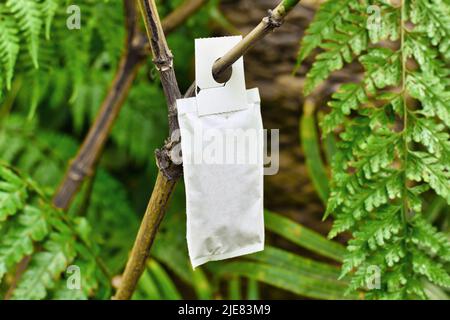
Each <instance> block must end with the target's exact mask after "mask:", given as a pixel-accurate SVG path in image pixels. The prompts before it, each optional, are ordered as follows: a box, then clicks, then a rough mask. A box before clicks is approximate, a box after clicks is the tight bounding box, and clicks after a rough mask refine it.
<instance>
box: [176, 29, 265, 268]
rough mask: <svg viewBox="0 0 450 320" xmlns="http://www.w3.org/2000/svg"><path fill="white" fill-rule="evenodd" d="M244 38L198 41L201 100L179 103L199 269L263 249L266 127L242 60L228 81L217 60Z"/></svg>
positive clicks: (191, 235) (191, 242)
mask: <svg viewBox="0 0 450 320" xmlns="http://www.w3.org/2000/svg"><path fill="white" fill-rule="evenodd" d="M241 38H242V37H240V36H238V37H221V38H209V39H197V40H196V42H195V56H196V84H197V87H198V90H197V96H196V97H195V98H187V99H180V100H178V101H177V108H178V120H179V124H180V133H181V149H182V158H183V169H184V181H185V187H186V200H187V201H186V210H187V242H188V249H189V256H190V259H191V263H192V265H193V267H194V268H195V267H197V266H199V265H201V264H203V263H206V262H208V261H214V260H223V259H228V258H232V257H236V256H240V255H244V254H249V253H253V252H257V251H261V250H263V249H264V217H263V211H264V209H263V173H264V168H263V148H264V143H263V125H262V119H261V110H260V97H259V91H258V89H251V90H246V88H245V78H244V63H243V59H242V58H241V59H239V60H238V61H236V62H235V63H234V64H233V66H232V75H231V78H230V79H229V80H228V81H227V82H226V83H225V84H219V83H217V82H216V81H215V80H214V78H213V76H212V66H213V64H214V62H215V61H216V60H217V59H219V58H220V57H221V56H223V55H224V54H225V53H226V52H227V51H228V50H230V49H231V48H232V47H233V46H234V45H235V44H236V43H237V42H239V41H240V40H241Z"/></svg>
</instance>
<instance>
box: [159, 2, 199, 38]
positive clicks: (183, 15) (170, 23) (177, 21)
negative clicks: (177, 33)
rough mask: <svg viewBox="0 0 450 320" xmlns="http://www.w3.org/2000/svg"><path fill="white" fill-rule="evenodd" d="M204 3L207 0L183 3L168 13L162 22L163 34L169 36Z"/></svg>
mask: <svg viewBox="0 0 450 320" xmlns="http://www.w3.org/2000/svg"><path fill="white" fill-rule="evenodd" d="M206 2H207V0H190V1H185V2H184V3H183V4H182V5H181V6H179V7H178V8H177V9H176V10H174V11H173V12H172V13H170V14H169V15H168V16H167V17H165V18H164V20H163V21H162V28H163V30H164V33H165V34H169V33H170V32H172V31H173V30H174V29H175V28H176V27H178V26H179V25H181V24H182V23H183V22H184V21H186V19H187V18H189V17H190V16H191V15H192V12H196V11H197V10H198V9H200V8H201V7H202V6H203V5H204V4H205V3H206Z"/></svg>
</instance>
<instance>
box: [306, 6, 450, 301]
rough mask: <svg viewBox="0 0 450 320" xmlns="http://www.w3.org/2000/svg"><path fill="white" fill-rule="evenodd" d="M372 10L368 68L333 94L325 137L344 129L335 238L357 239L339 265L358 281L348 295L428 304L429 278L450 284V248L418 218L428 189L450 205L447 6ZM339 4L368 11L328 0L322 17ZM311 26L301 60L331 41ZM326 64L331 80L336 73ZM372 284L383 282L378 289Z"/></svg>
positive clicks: (335, 55) (336, 167)
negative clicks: (377, 15)
mask: <svg viewBox="0 0 450 320" xmlns="http://www.w3.org/2000/svg"><path fill="white" fill-rule="evenodd" d="M368 4H370V5H376V6H377V8H379V9H380V12H381V15H382V16H381V20H380V21H379V24H378V26H377V28H373V26H372V27H369V26H367V27H366V29H367V30H366V36H367V37H368V38H369V39H370V40H371V42H372V44H371V45H370V46H368V47H367V48H365V49H364V50H362V51H361V52H359V53H357V52H353V53H354V54H355V55H358V56H359V59H358V60H359V62H360V63H361V65H362V67H363V68H364V76H363V79H362V80H361V82H359V83H348V84H343V85H342V86H341V87H340V88H339V90H338V91H337V92H336V93H334V94H333V96H332V100H331V102H329V106H330V107H331V112H330V113H329V114H328V115H327V116H326V117H325V118H324V120H323V123H322V127H323V132H324V134H325V135H326V134H329V133H332V132H334V130H336V129H339V130H340V134H339V138H340V141H339V143H338V147H339V152H338V153H337V154H336V156H335V158H334V160H333V164H332V171H333V178H332V182H331V193H330V197H329V200H328V207H327V215H328V214H330V213H334V215H335V217H336V220H335V222H334V226H333V229H332V230H331V232H330V234H329V236H330V237H335V236H336V235H337V234H339V233H341V232H345V231H351V232H352V234H353V239H352V240H350V241H349V243H348V246H347V250H348V254H347V255H346V258H345V259H344V264H343V268H342V275H343V276H344V275H348V274H350V275H351V277H352V280H351V284H350V286H349V290H350V291H353V290H358V289H366V290H367V297H369V298H377V299H393V298H396V299H404V298H427V296H426V294H425V291H424V282H423V279H427V281H429V282H431V283H433V284H435V285H437V286H441V287H443V288H449V286H450V282H449V280H450V275H449V273H448V262H449V261H448V258H449V248H450V242H449V240H448V237H446V236H445V235H444V234H443V233H441V232H439V231H437V230H436V229H435V228H434V227H433V226H432V225H431V224H430V223H429V222H428V221H427V220H426V219H425V218H424V216H423V214H422V202H423V199H424V196H423V194H424V193H429V192H431V191H429V190H432V191H433V192H435V193H436V194H437V195H439V196H441V197H442V198H444V199H446V201H447V202H448V203H450V189H449V187H448V186H449V185H450V172H449V171H448V168H449V157H450V140H449V134H448V130H449V126H450V123H449V115H450V100H449V82H448V81H447V77H448V75H449V73H450V70H449V68H448V66H447V64H446V59H447V58H448V52H447V51H448V39H449V37H448V33H447V31H448V28H449V26H450V23H449V21H448V17H449V15H448V14H445V13H447V12H448V10H450V6H449V4H448V2H445V1H439V0H436V1H431V0H430V1H428V0H417V1H407V2H406V1H405V2H404V3H402V5H400V6H399V7H394V6H392V5H391V4H390V2H386V1H370V2H368ZM340 5H343V6H344V5H346V6H347V9H346V10H351V11H352V12H353V14H356V15H360V16H361V17H364V16H366V14H367V12H365V9H364V8H362V7H361V8H359V7H358V6H356V5H354V6H350V5H349V4H347V3H346V2H345V1H327V2H326V3H325V4H324V5H323V7H322V8H321V9H319V12H318V13H317V17H318V18H316V19H319V18H320V19H324V17H325V16H326V14H329V13H330V8H335V9H336V8H339V10H341V11H345V9H343V8H342V7H340ZM324 8H325V9H324ZM409 19H411V21H412V22H413V23H414V25H413V26H409V25H407V23H408V22H409ZM339 23H341V24H342V21H341V20H339ZM314 28H315V26H314V23H313V25H312V26H311V29H312V31H310V32H312V33H313V34H315V35H316V36H315V38H314V39H315V40H314V41H315V42H313V41H312V40H311V37H309V38H308V35H309V33H308V32H307V34H308V35H307V36H306V37H305V40H304V43H305V42H306V47H305V48H304V49H303V51H302V52H305V54H306V55H305V56H302V55H300V59H299V60H300V61H301V60H303V59H304V58H305V57H306V56H307V55H308V54H309V53H311V52H312V50H313V49H314V48H315V47H322V48H323V41H324V39H325V37H322V38H321V37H320V33H318V30H316V29H314ZM336 29H337V28H336ZM332 30H334V29H332ZM329 32H331V33H330V34H333V31H329ZM347 40H348V39H347ZM329 41H332V40H329ZM389 42H391V44H389ZM388 47H389V48H388ZM326 53H327V54H328V53H329V54H330V55H329V56H328V55H327V58H328V59H330V60H331V59H341V54H340V53H339V52H337V51H335V52H333V51H332V50H331V51H327V52H326ZM321 60H322V56H321V55H320V54H319V55H318V56H317V57H316V62H315V64H313V67H312V68H311V70H310V71H309V75H308V77H312V78H316V79H319V78H320V77H319V78H317V74H318V73H317V67H316V66H317V65H318V64H320V63H321ZM409 60H413V61H415V63H416V64H415V65H416V67H411V66H412V65H414V64H411V62H410V61H409ZM410 65H411V66H410ZM323 67H324V68H325V69H326V70H323V71H321V73H322V74H323V75H324V76H325V77H328V75H329V73H330V72H332V71H334V69H335V65H328V66H327V65H325V64H323ZM339 67H340V66H339ZM325 77H324V78H325ZM320 79H321V80H322V78H320ZM312 87H313V86H312ZM312 87H311V88H312ZM311 88H308V90H307V92H310V91H311V90H310V89H311ZM411 98H413V99H414V101H411V100H412V99H411ZM374 271H376V272H375V276H376V277H378V278H376V277H375V278H374ZM374 279H378V280H379V283H378V285H377V286H375V287H373V286H371V284H373V283H371V282H373V280H374Z"/></svg>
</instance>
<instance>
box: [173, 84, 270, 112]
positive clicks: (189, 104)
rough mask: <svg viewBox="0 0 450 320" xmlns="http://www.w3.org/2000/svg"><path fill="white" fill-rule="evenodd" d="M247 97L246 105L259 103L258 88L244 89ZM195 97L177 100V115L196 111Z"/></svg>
mask: <svg viewBox="0 0 450 320" xmlns="http://www.w3.org/2000/svg"><path fill="white" fill-rule="evenodd" d="M246 97H247V106H248V105H250V104H255V103H260V102H261V98H260V95H259V90H258V88H253V89H248V90H247V91H246ZM196 100H197V99H196V98H195V97H192V98H184V99H178V100H177V111H178V114H179V115H183V114H186V113H193V112H197V101H196Z"/></svg>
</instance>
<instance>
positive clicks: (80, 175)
mask: <svg viewBox="0 0 450 320" xmlns="http://www.w3.org/2000/svg"><path fill="white" fill-rule="evenodd" d="M92 174H93V170H92V169H90V168H86V167H85V166H84V165H83V164H79V163H77V162H75V161H74V162H72V163H71V165H70V170H69V172H68V176H69V178H70V179H71V180H72V181H82V180H83V179H84V178H85V177H86V176H92Z"/></svg>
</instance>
